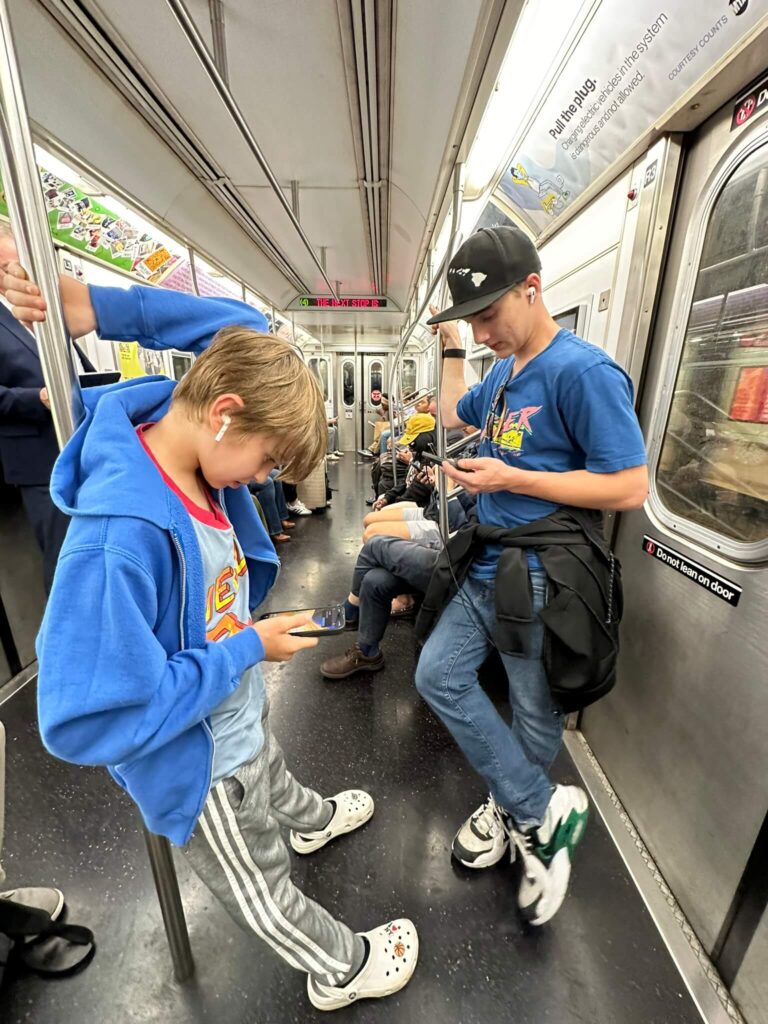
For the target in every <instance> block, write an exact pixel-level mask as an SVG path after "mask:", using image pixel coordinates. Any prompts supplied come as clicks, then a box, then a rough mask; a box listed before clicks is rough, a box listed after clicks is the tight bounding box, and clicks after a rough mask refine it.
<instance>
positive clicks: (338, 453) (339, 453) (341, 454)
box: [332, 448, 344, 459]
mask: <svg viewBox="0 0 768 1024" xmlns="http://www.w3.org/2000/svg"><path fill="white" fill-rule="evenodd" d="M332 454H333V455H335V456H336V458H337V459H343V458H344V452H343V451H341V449H339V448H337V449H336V451H335V452H333V453H332Z"/></svg>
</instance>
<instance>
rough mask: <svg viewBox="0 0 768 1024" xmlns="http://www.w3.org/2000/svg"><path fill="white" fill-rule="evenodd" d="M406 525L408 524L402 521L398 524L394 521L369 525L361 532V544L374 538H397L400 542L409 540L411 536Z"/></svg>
mask: <svg viewBox="0 0 768 1024" xmlns="http://www.w3.org/2000/svg"><path fill="white" fill-rule="evenodd" d="M408 525H409V524H408V523H404V522H402V521H400V522H399V523H398V522H395V521H394V520H390V521H389V522H383V523H371V525H370V526H366V528H365V530H364V531H363V543H364V544H365V543H367V542H368V541H369V540H372V539H373V538H374V537H398V538H399V539H400V540H410V538H411V534H410V531H409V529H408Z"/></svg>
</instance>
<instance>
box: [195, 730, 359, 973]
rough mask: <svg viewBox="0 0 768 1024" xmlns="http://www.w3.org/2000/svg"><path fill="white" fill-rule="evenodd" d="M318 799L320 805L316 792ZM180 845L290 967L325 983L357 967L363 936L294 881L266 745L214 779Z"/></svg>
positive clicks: (239, 917) (245, 924)
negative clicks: (273, 799) (186, 839)
mask: <svg viewBox="0 0 768 1024" xmlns="http://www.w3.org/2000/svg"><path fill="white" fill-rule="evenodd" d="M316 806H317V808H322V799H321V798H320V797H319V796H318V797H317V801H316ZM308 810H309V809H308V808H307V811H308ZM182 852H183V853H184V855H185V856H186V857H187V859H188V861H189V863H190V865H191V866H192V868H193V869H194V870H195V872H196V873H197V874H198V875H199V876H200V878H201V879H202V881H203V882H205V884H206V885H207V886H208V888H209V889H210V890H211V892H212V893H213V894H214V895H215V896H216V897H217V898H218V899H219V900H220V902H221V903H222V904H223V905H224V906H225V908H226V909H227V911H228V912H229V913H230V914H231V916H232V917H233V918H234V920H235V921H236V922H237V923H238V924H239V925H240V926H241V927H242V928H244V929H245V930H246V931H251V932H254V933H255V934H256V935H258V936H259V937H260V938H261V939H263V940H264V941H265V942H266V943H267V945H269V946H270V947H271V948H272V949H273V950H274V951H275V952H276V953H278V954H279V955H280V956H282V957H283V959H284V960H286V961H287V962H288V963H289V964H290V965H291V966H292V967H295V968H296V969H297V970H300V971H306V972H307V973H308V974H310V975H312V977H313V978H316V979H317V980H318V981H319V982H320V983H321V984H324V985H338V984H339V983H341V982H342V981H343V980H344V979H346V978H347V977H349V976H351V975H352V974H353V973H354V972H355V971H357V970H358V969H359V967H360V965H361V964H362V962H363V958H364V945H363V942H362V939H361V938H360V937H359V936H357V935H355V934H354V933H353V932H352V931H351V930H350V929H349V928H348V927H347V926H346V925H344V924H342V923H341V922H340V921H337V920H335V918H333V917H332V916H331V914H329V913H328V911H327V910H325V909H324V908H323V907H321V906H320V905H319V904H317V903H315V902H314V901H313V900H309V899H307V897H306V896H305V895H304V894H303V893H302V892H301V891H300V890H299V889H297V888H296V886H295V885H294V884H293V882H292V881H291V878H290V858H289V854H288V849H287V847H286V845H285V843H284V842H283V840H282V838H281V836H280V823H279V820H278V818H277V817H276V815H275V812H274V810H273V808H272V805H271V793H270V770H269V755H268V749H266V748H265V749H264V750H262V752H261V753H260V754H259V755H258V756H257V757H256V758H254V760H253V761H250V762H249V763H248V764H246V765H243V767H242V768H240V769H239V770H238V771H237V772H236V773H235V775H234V776H233V777H231V778H227V779H224V780H223V781H221V782H219V783H217V784H216V785H215V786H214V787H213V789H212V790H211V792H210V794H209V796H208V799H207V801H206V804H205V807H204V808H203V813H202V814H201V816H200V819H199V822H198V827H197V829H196V830H195V834H194V835H193V837H192V839H191V840H190V841H189V843H188V844H187V845H186V846H185V847H184V848H183V850H182Z"/></svg>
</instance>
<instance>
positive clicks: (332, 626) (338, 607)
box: [261, 604, 347, 636]
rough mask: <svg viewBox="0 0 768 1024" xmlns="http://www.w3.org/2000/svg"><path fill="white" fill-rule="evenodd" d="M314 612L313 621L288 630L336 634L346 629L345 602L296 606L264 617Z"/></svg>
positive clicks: (300, 634) (318, 634)
mask: <svg viewBox="0 0 768 1024" xmlns="http://www.w3.org/2000/svg"><path fill="white" fill-rule="evenodd" d="M310 612H311V613H312V621H311V622H307V623H305V624H304V625H303V626H298V627H297V628H296V629H290V630H288V632H289V633H291V634H292V635H293V636H335V635H336V633H341V632H343V630H344V625H345V623H346V621H347V620H346V616H345V614H344V605H343V604H332V605H328V606H327V607H326V608H294V609H291V611H287V612H269V613H268V614H267V615H262V616H261V618H262V619H274V618H275V617H276V616H278V615H308V614H309V613H310Z"/></svg>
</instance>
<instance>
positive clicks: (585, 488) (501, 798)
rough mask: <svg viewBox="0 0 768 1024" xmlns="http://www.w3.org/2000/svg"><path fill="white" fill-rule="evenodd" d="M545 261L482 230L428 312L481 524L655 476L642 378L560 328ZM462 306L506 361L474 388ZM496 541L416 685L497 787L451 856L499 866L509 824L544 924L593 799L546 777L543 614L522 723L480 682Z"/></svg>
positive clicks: (527, 674)
mask: <svg viewBox="0 0 768 1024" xmlns="http://www.w3.org/2000/svg"><path fill="white" fill-rule="evenodd" d="M540 270H541V262H540V260H539V256H538V253H537V252H536V249H535V247H534V245H533V243H532V242H531V241H530V240H529V239H528V237H527V236H526V235H525V234H524V233H523V232H522V231H520V230H519V229H518V228H513V227H499V228H484V229H482V230H481V231H478V232H477V233H476V234H474V235H472V236H470V238H469V239H467V241H466V242H465V243H464V245H463V246H462V247H461V248H460V249H459V250H458V252H457V253H456V255H455V256H454V258H453V259H452V260H451V264H450V267H449V270H448V284H449V286H450V290H451V296H452V298H453V302H454V304H453V305H452V306H451V308H450V309H447V310H445V311H444V312H443V313H441V314H439V315H435V316H433V317H432V319H431V320H430V321H429V323H430V324H434V325H437V324H439V325H440V328H439V332H440V338H441V342H442V348H443V357H444V360H445V361H444V364H443V384H442V396H441V411H442V416H443V424H444V426H446V427H448V428H451V427H462V426H465V425H471V426H474V427H478V428H481V429H482V431H483V433H482V440H481V443H480V447H479V452H478V458H477V459H473V460H472V461H471V462H467V461H464V460H462V461H460V462H459V469H458V470H454V469H453V468H452V467H451V466H449V465H446V466H444V471H445V472H446V474H447V475H448V476H450V477H451V478H452V479H453V480H456V481H457V482H458V483H460V484H462V485H463V486H464V488H465V489H466V490H467V491H469V492H470V493H476V494H477V495H478V499H477V517H478V520H479V521H480V522H481V523H485V524H490V525H493V526H500V527H509V528H510V529H512V528H514V527H516V526H520V525H521V524H523V523H528V522H532V521H534V520H537V519H541V518H543V517H545V516H547V515H550V514H551V513H552V512H554V511H555V510H556V509H558V508H560V507H562V506H565V505H570V506H576V507H580V508H588V509H615V510H620V509H630V508H638V507H640V506H641V505H642V503H643V501H644V500H645V495H646V492H647V485H648V476H647V470H646V466H645V463H646V454H645V446H644V444H643V437H642V434H641V432H640V427H639V424H638V422H637V417H636V415H635V412H634V408H633V404H632V382H631V381H630V379H629V377H628V376H627V374H626V373H625V372H624V371H623V370H622V369H621V367H620V366H618V365H617V364H616V363H615V362H614V361H613V360H612V359H610V357H609V356H607V355H606V354H605V352H603V351H602V350H601V349H599V348H596V347H595V346H594V345H590V344H588V343H587V342H586V341H583V340H582V339H581V338H578V337H576V335H574V334H572V333H571V332H570V331H567V330H562V329H561V328H560V327H558V325H557V323H556V322H555V321H554V320H553V319H552V317H551V316H550V314H549V312H548V311H547V309H546V307H545V306H544V303H543V301H542V297H541V277H540V276H539V272H540ZM432 312H433V313H434V314H437V310H436V309H433V310H432ZM458 319H463V320H466V321H467V322H468V323H469V324H470V325H471V327H472V331H473V334H474V338H475V341H476V342H477V343H479V344H481V345H485V346H486V347H487V348H489V349H490V350H491V351H492V352H493V354H494V355H495V356H496V357H497V359H498V362H497V363H496V364H495V365H494V367H493V368H492V370H491V371H490V372H489V373H488V375H487V376H486V378H485V380H484V381H483V382H482V384H480V385H478V386H477V387H474V388H472V390H468V389H467V385H466V383H465V380H464V363H463V359H464V357H465V352H464V349H463V347H462V342H461V339H460V336H459V333H458V329H457V327H456V324H455V322H454V321H456V320H458ZM437 329H438V328H437V327H435V330H437ZM500 551H501V548H500V547H499V546H498V545H487V546H486V547H485V548H484V549H483V550H482V553H481V555H480V557H479V558H478V559H477V560H476V561H475V563H474V564H473V566H472V568H471V569H470V572H469V575H468V577H467V579H466V581H465V582H464V584H463V586H462V587H461V589H460V591H459V593H458V594H456V596H455V597H454V598H453V600H452V601H451V602H450V604H449V605H448V606H447V607H446V608H445V610H444V611H443V614H442V616H441V618H440V620H439V622H438V624H437V626H436V628H435V630H434V632H433V633H432V635H431V636H430V638H429V640H428V641H427V643H426V645H425V647H424V650H423V652H422V655H421V658H420V660H419V666H418V669H417V674H416V686H417V688H418V690H419V692H420V693H421V695H422V696H423V697H424V699H425V700H426V701H427V702H428V704H429V705H430V706H431V707H432V709H433V710H434V711H435V712H436V714H437V715H439V717H440V718H441V719H442V720H443V722H444V723H445V725H446V726H447V728H448V729H449V730H450V732H451V733H452V735H453V736H454V738H455V740H456V742H457V743H458V744H459V746H460V747H461V749H462V750H463V752H464V754H465V756H466V757H467V759H468V760H469V762H470V763H471V764H472V766H473V767H474V768H475V770H476V771H478V772H479V774H480V775H481V776H482V777H483V779H484V780H485V782H486V784H487V786H488V789H489V790H490V795H489V797H488V799H487V800H486V801H485V803H483V804H482V805H481V806H480V807H479V808H478V809H477V810H476V811H475V812H474V813H473V814H472V815H471V816H470V817H469V818H468V819H467V821H466V822H465V823H464V824H463V825H462V826H461V828H460V829H459V831H458V833H457V834H456V837H455V839H454V841H453V847H452V852H453V855H454V857H456V859H457V860H459V861H460V862H461V863H462V864H464V865H466V866H467V867H472V868H484V867H489V866H490V865H491V864H495V863H497V861H499V860H500V859H501V858H502V856H503V855H504V853H505V852H506V850H507V849H508V848H509V846H510V837H511V838H512V839H513V841H514V842H513V845H512V856H513V857H514V855H515V851H516V850H519V851H520V854H521V856H522V859H523V868H524V870H523V877H522V882H521V887H520V891H519V894H518V902H519V905H520V907H521V909H523V910H524V911H525V913H526V915H527V916H528V917H529V919H530V920H531V921H532V923H533V924H543V923H544V922H545V921H548V920H549V919H550V918H551V917H552V916H553V915H554V914H555V913H556V912H557V910H558V909H559V907H560V905H561V903H562V901H563V899H564V897H565V893H566V891H567V888H568V880H569V877H570V869H571V858H572V855H573V850H574V849H575V847H576V845H577V843H578V841H579V839H580V838H581V835H582V833H583V830H584V825H585V823H586V816H587V797H586V794H585V793H584V792H583V790H581V789H580V788H579V787H578V786H560V785H557V786H553V784H552V783H551V782H550V780H549V776H548V770H549V767H550V765H551V764H552V762H553V761H554V759H555V756H556V754H557V753H558V751H559V749H560V744H561V741H562V730H563V722H562V715H561V714H560V711H559V709H558V708H557V707H556V706H555V705H554V703H553V701H552V697H551V695H550V691H549V685H548V682H547V677H546V673H545V670H544V662H543V648H544V625H543V622H542V621H541V619H540V617H539V616H538V614H536V615H535V617H534V620H533V622H532V623H531V624H530V625H529V626H526V627H524V628H526V629H527V630H528V635H527V636H526V637H525V644H524V648H525V654H524V655H523V656H513V655H507V654H502V655H501V659H502V662H503V663H504V667H505V669H506V672H507V676H508V680H509V698H510V704H511V706H512V711H513V721H512V725H511V726H508V725H507V724H506V723H505V722H504V720H503V719H502V718H501V716H500V715H499V713H498V712H497V711H496V709H495V707H494V706H493V704H492V702H491V701H490V700H489V698H488V697H487V696H486V694H485V692H484V691H483V689H482V688H481V686H480V684H479V682H478V669H479V667H480V665H481V664H482V663H483V661H484V660H485V658H486V657H487V655H488V653H489V652H490V650H491V639H490V637H491V635H492V633H493V630H494V626H495V619H496V613H495V600H494V599H495V575H496V564H497V562H498V558H499V554H500ZM527 555H528V564H529V575H530V583H531V590H532V594H533V606H534V611H535V613H538V612H540V611H541V609H542V608H543V607H544V606H545V604H546V600H547V577H546V574H545V572H544V570H543V568H542V565H541V562H540V560H539V559H538V557H537V556H536V555H535V553H534V552H533V551H528V553H527Z"/></svg>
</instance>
